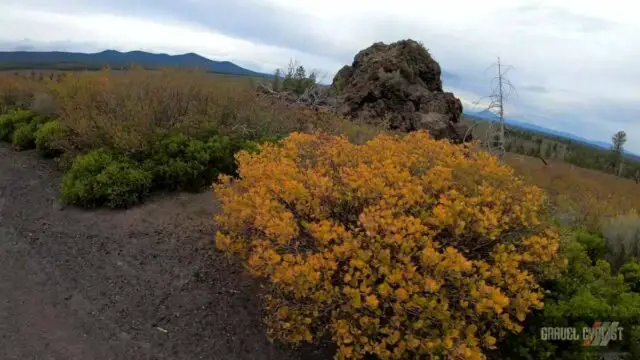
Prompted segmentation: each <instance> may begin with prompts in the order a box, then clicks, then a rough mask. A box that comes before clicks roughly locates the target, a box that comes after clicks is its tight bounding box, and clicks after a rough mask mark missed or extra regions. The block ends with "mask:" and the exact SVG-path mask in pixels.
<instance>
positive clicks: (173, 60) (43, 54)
mask: <svg viewBox="0 0 640 360" xmlns="http://www.w3.org/2000/svg"><path fill="white" fill-rule="evenodd" d="M131 64H136V65H139V66H142V67H144V68H161V67H180V68H185V67H186V68H199V69H203V70H206V71H209V72H214V73H223V74H229V75H241V76H252V77H270V76H271V75H269V74H264V73H260V72H256V71H253V70H249V69H246V68H243V67H241V66H239V65H236V64H234V63H232V62H230V61H216V60H211V59H208V58H206V57H204V56H201V55H198V54H196V53H193V52H190V53H186V54H178V55H169V54H165V53H151V52H146V51H141V50H134V51H127V52H120V51H117V50H112V49H107V50H103V51H101V52H97V53H82V52H66V51H0V68H4V69H12V68H28V67H34V68H54V69H59V68H62V69H68V68H74V67H78V68H82V67H83V66H84V67H103V66H110V67H113V68H118V67H125V66H129V65H131Z"/></svg>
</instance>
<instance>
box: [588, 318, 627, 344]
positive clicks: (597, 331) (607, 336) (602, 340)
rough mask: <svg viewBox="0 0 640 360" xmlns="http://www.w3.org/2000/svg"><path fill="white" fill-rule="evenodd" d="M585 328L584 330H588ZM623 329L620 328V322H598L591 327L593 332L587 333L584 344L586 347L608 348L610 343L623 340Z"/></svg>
mask: <svg viewBox="0 0 640 360" xmlns="http://www.w3.org/2000/svg"><path fill="white" fill-rule="evenodd" d="M588 329H589V328H584V329H583V330H588ZM622 330H623V328H622V327H619V326H618V322H617V321H614V322H608V321H606V322H604V323H602V322H600V321H599V320H598V321H596V322H595V323H594V324H593V326H592V327H591V331H585V332H584V335H587V336H584V337H585V339H584V341H583V342H582V345H584V346H607V345H608V344H609V342H610V341H612V340H613V341H616V340H622Z"/></svg>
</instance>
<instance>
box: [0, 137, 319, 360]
mask: <svg viewBox="0 0 640 360" xmlns="http://www.w3.org/2000/svg"><path fill="white" fill-rule="evenodd" d="M60 177H61V175H60V174H59V173H58V172H57V171H56V170H55V166H54V164H53V162H51V161H48V160H42V159H40V158H38V157H37V156H36V154H35V153H34V152H32V151H29V152H20V153H17V152H14V151H13V150H12V149H11V148H10V147H9V146H8V145H6V144H0V359H2V360H14V359H16V360H25V359H37V360H40V359H42V360H58V359H60V360H75V359H81V360H92V359H117V360H125V359H172V360H178V359H303V358H304V359H312V358H313V359H326V358H330V355H329V354H328V353H327V350H324V349H321V348H313V349H306V350H305V351H302V350H292V349H287V348H284V347H283V346H281V345H274V344H271V343H269V342H268V341H267V339H266V337H265V335H264V334H265V330H264V328H263V326H262V323H261V321H260V311H261V309H260V304H259V299H258V297H257V284H256V283H254V282H252V281H251V280H250V279H249V278H247V276H246V275H245V274H244V273H243V271H242V268H241V267H240V266H238V264H236V263H235V262H233V261H229V260H228V259H227V258H226V257H224V256H223V255H222V254H219V253H216V252H215V251H213V233H214V226H213V224H212V219H211V216H212V213H213V211H215V207H216V205H215V203H214V201H213V197H212V195H211V194H210V193H208V192H207V193H204V194H180V195H172V196H164V197H159V198H157V199H154V200H152V201H149V202H148V203H147V204H145V205H142V206H139V207H136V208H133V209H130V210H124V211H111V210H104V209H103V210H91V211H89V210H84V209H78V208H74V207H64V206H62V205H61V204H60V203H59V202H58V200H57V199H58V188H59V184H60Z"/></svg>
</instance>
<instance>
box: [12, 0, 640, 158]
mask: <svg viewBox="0 0 640 360" xmlns="http://www.w3.org/2000/svg"><path fill="white" fill-rule="evenodd" d="M638 14H640V1H636V0H610V1H607V2H606V3H605V2H602V1H593V0H562V1H551V0H541V1H529V0H483V1H463V0H447V1H437V2H429V1H411V0H386V1H378V0H367V1H365V0H339V1H338V0H209V1H206V0H182V1H179V0H153V1H152V0H138V1H136V0H0V29H1V30H0V48H2V49H3V50H14V49H29V50H33V49H37V50H66V51H83V52H97V51H102V50H104V49H107V48H108V49H116V50H147V51H152V52H165V53H169V54H178V53H186V52H196V53H199V54H201V55H203V56H206V57H209V58H211V59H215V60H229V61H233V62H235V63H237V64H239V65H241V66H244V67H247V68H250V69H252V70H257V71H263V72H272V71H273V70H274V69H276V68H278V67H285V66H286V64H287V63H288V61H289V59H290V58H295V59H297V60H299V61H300V62H301V63H303V64H305V65H306V67H307V68H315V69H319V70H321V71H323V72H324V73H326V78H325V81H327V82H330V81H331V78H332V77H333V75H334V74H335V72H336V71H337V70H338V69H339V68H340V67H341V66H342V65H344V64H347V63H351V61H352V60H353V56H354V55H355V53H356V52H357V51H358V50H360V49H362V48H365V47H367V46H369V45H371V44H372V43H373V42H376V41H384V42H387V43H388V42H393V41H397V40H400V39H405V38H412V39H415V40H419V41H422V42H423V43H424V44H425V46H426V47H427V48H428V49H429V50H430V52H431V54H432V55H433V56H434V58H435V59H436V60H437V61H438V62H439V63H440V65H441V66H442V68H443V70H444V71H446V73H447V76H445V77H444V84H445V87H446V88H447V89H448V90H450V91H453V92H454V93H456V95H458V96H459V97H460V98H461V99H462V100H463V103H464V104H465V109H468V110H474V109H473V105H472V104H473V103H474V102H475V101H477V100H478V99H480V98H481V97H483V96H485V95H488V93H489V92H490V87H491V84H490V79H491V77H492V76H493V74H492V73H491V72H490V71H487V67H488V66H489V65H491V63H492V62H494V61H495V60H496V58H497V57H498V56H500V57H501V59H502V61H503V62H504V63H507V64H509V65H512V66H513V69H512V70H511V71H510V73H509V77H510V80H511V82H512V83H513V84H514V86H515V87H516V89H517V95H516V94H514V95H513V96H512V97H511V98H510V101H509V106H508V112H509V116H511V117H514V118H518V119H521V120H524V121H528V122H531V123H535V124H538V125H542V126H545V127H549V128H553V129H557V130H563V131H568V132H571V133H574V134H576V135H580V136H583V137H586V138H589V139H593V140H601V141H609V139H610V138H611V135H612V134H613V133H614V132H616V131H618V130H625V131H626V132H627V135H628V138H629V141H628V144H627V148H628V149H629V150H631V151H634V152H636V153H640V117H639V116H638V115H639V114H640V22H638V20H637V19H638ZM475 110H481V108H480V107H477V108H476V109H475Z"/></svg>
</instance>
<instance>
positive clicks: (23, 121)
mask: <svg viewBox="0 0 640 360" xmlns="http://www.w3.org/2000/svg"><path fill="white" fill-rule="evenodd" d="M0 113H1V114H2V115H1V117H0V139H1V140H2V141H6V142H11V143H13V145H14V146H15V147H16V150H25V149H37V151H38V153H40V154H41V155H43V156H46V157H51V158H55V159H56V161H57V162H58V164H59V165H60V168H61V169H62V170H63V171H64V172H65V176H64V179H63V182H62V185H61V196H62V199H63V200H64V201H66V202H68V203H72V204H77V205H81V206H101V205H106V206H109V207H114V208H117V207H128V206H132V205H134V204H136V203H139V202H141V201H143V200H144V199H145V198H146V197H148V196H150V194H152V193H153V192H155V191H175V190H189V191H196V190H201V189H206V188H207V187H208V186H209V185H210V184H211V183H215V185H214V190H215V193H216V194H217V196H218V197H219V199H220V200H221V202H222V205H223V206H222V211H221V212H220V213H219V214H217V215H216V222H217V225H218V230H219V233H218V234H217V235H216V246H217V248H218V249H219V250H222V251H226V252H228V253H230V254H235V255H238V257H239V258H240V259H242V260H243V261H244V263H245V265H246V267H247V269H248V270H249V271H250V273H251V274H252V275H254V276H256V277H258V278H261V279H262V280H263V283H264V285H265V287H264V289H265V290H264V293H263V294H261V295H262V296H263V297H264V305H265V323H266V326H267V332H268V335H269V337H270V338H272V339H274V340H278V341H282V342H285V343H292V344H298V343H301V342H318V341H320V340H324V339H331V340H332V341H333V342H334V343H335V344H336V345H337V348H338V350H337V353H336V357H337V358H339V359H361V358H363V357H365V356H367V355H375V356H377V357H378V358H381V359H404V358H416V357H419V358H441V359H445V358H451V359H484V358H495V359H560V358H562V359H590V358H595V355H596V354H597V353H598V352H599V351H601V350H602V349H600V348H597V347H584V346H582V345H581V343H580V342H571V341H560V342H551V341H542V340H541V339H540V331H539V329H540V327H543V326H573V327H582V326H588V327H590V326H591V325H593V323H594V322H595V321H596V320H600V321H620V322H621V326H623V327H624V328H625V330H624V336H623V339H622V340H620V341H613V342H611V343H610V344H609V347H608V348H609V349H616V350H618V351H624V352H629V353H631V354H633V356H634V357H636V358H637V357H640V348H639V347H638V344H639V343H640V326H638V325H637V324H636V323H635V322H637V319H638V317H639V316H640V263H639V262H638V261H639V260H638V257H640V245H639V242H640V217H639V216H638V215H637V213H635V211H634V210H635V207H636V204H637V203H638V201H639V200H640V185H637V184H635V182H633V181H632V180H628V179H622V178H619V177H615V176H612V175H609V174H604V173H600V172H596V171H593V170H585V169H581V168H578V167H575V166H571V165H568V164H565V163H562V162H559V161H558V162H552V163H551V164H550V166H544V165H543V164H542V163H541V162H540V160H537V159H533V158H528V157H522V158H519V157H516V156H508V157H507V159H506V160H507V161H506V162H507V164H508V165H507V164H502V163H501V162H499V161H498V160H497V159H496V158H494V157H492V156H491V155H489V154H486V153H484V152H482V151H479V150H478V149H477V148H476V147H475V146H474V145H473V144H466V145H453V144H450V143H448V142H446V141H435V140H433V139H431V138H430V137H429V136H428V134H426V133H422V132H418V133H412V134H409V135H404V136H401V135H391V134H387V133H385V132H383V131H382V130H381V129H378V128H375V127H372V126H368V125H359V124H356V123H354V122H351V121H346V120H344V119H342V118H340V117H338V116H335V115H333V114H331V113H325V112H315V111H312V110H309V109H305V108H299V107H290V106H286V105H283V104H280V103H277V102H273V101H269V100H268V99H262V98H260V97H258V96H257V95H256V94H255V92H254V91H253V88H252V87H251V84H250V83H248V82H243V81H238V80H234V79H232V78H222V77H219V78H212V77H210V76H209V75H207V74H203V73H198V72H192V71H175V70H164V71H144V70H130V71H126V72H117V73H116V72H110V71H107V70H105V71H101V72H84V73H66V74H65V75H64V76H56V77H51V78H49V77H43V78H42V79H29V78H25V77H22V76H16V75H14V74H2V75H0ZM309 129H313V130H317V131H314V132H309V131H308V130H309ZM520 159H522V160H520ZM221 174H222V175H221Z"/></svg>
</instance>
